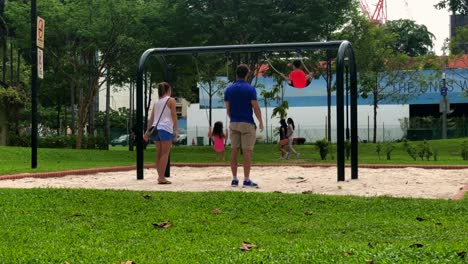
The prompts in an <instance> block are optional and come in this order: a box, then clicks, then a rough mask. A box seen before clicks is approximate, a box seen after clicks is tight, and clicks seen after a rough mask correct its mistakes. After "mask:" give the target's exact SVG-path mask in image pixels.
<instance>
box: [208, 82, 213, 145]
mask: <svg viewBox="0 0 468 264" xmlns="http://www.w3.org/2000/svg"><path fill="white" fill-rule="evenodd" d="M208 87H209V89H210V90H209V91H210V92H209V93H208V96H209V99H210V102H209V107H210V108H209V110H210V111H209V116H208V125H209V126H210V127H212V126H213V121H212V117H211V114H212V110H211V108H212V107H213V105H212V100H213V87H212V86H211V81H208ZM208 145H209V146H211V138H209V139H208Z"/></svg>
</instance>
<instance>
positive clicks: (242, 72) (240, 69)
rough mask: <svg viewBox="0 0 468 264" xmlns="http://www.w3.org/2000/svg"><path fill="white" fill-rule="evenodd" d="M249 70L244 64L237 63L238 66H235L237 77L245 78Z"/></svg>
mask: <svg viewBox="0 0 468 264" xmlns="http://www.w3.org/2000/svg"><path fill="white" fill-rule="evenodd" d="M249 72H250V70H249V66H247V65H246V64H239V66H237V68H236V75H237V78H241V79H245V77H246V76H247V74H248V73H249Z"/></svg>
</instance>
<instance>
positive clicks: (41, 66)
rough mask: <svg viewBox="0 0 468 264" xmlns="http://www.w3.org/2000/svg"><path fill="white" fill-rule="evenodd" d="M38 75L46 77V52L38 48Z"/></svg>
mask: <svg viewBox="0 0 468 264" xmlns="http://www.w3.org/2000/svg"><path fill="white" fill-rule="evenodd" d="M37 77H39V78H40V79H44V52H43V51H42V50H41V49H37Z"/></svg>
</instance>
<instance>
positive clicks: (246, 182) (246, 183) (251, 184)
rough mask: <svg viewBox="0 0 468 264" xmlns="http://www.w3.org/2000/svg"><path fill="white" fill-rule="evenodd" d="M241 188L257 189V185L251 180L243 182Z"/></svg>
mask: <svg viewBox="0 0 468 264" xmlns="http://www.w3.org/2000/svg"><path fill="white" fill-rule="evenodd" d="M242 187H244V188H245V187H253V188H258V184H256V183H255V182H253V181H251V180H247V181H244V185H243V186H242Z"/></svg>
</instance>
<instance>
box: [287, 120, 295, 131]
mask: <svg viewBox="0 0 468 264" xmlns="http://www.w3.org/2000/svg"><path fill="white" fill-rule="evenodd" d="M288 124H291V126H292V127H293V130H294V129H296V126H295V125H294V120H293V119H292V118H288Z"/></svg>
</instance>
